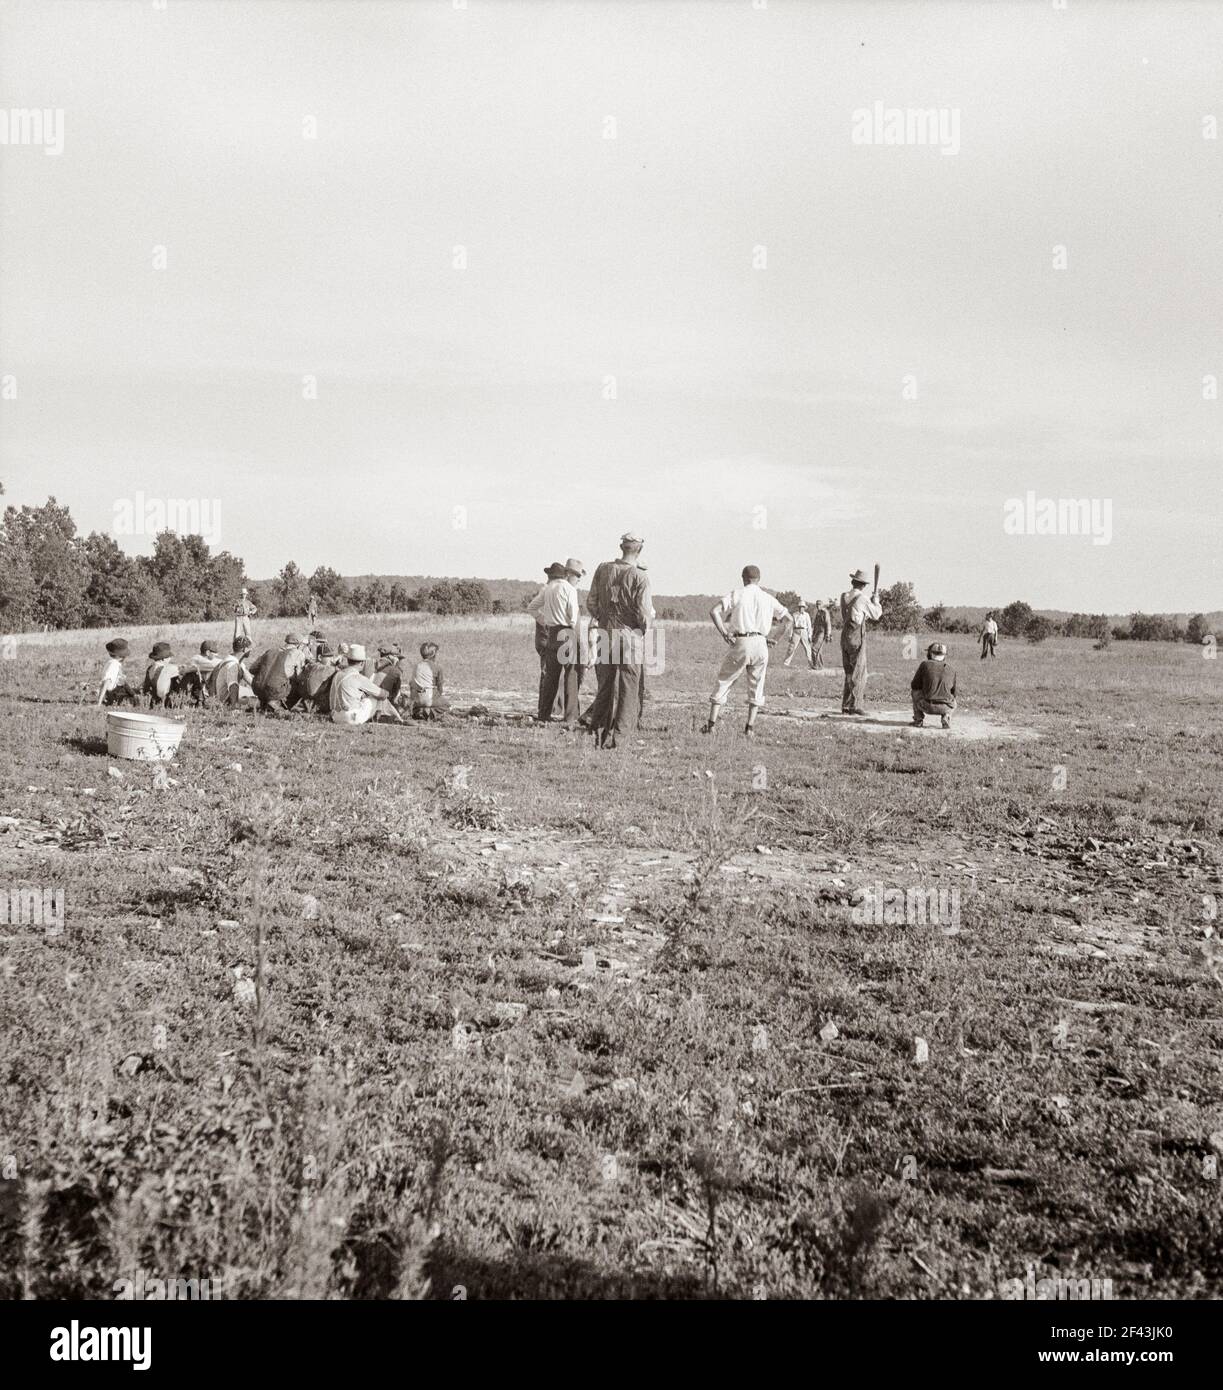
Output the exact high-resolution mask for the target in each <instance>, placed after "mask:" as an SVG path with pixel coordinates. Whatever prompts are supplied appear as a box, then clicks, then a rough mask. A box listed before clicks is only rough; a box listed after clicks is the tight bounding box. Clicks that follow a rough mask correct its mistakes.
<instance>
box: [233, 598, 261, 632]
mask: <svg viewBox="0 0 1223 1390" xmlns="http://www.w3.org/2000/svg"><path fill="white" fill-rule="evenodd" d="M258 611H259V610H258V609H257V608H256V607H255V605H254V604H253V603H252V602H251V601H250V598H249V597H248V596H247V591H246V590H245V589H243V590H242V597H241V598H240V599H239V600H238V601H237V603H235V604H234V641H235V642H236V641H237V640H238V639H239V638H240V637H245V638H246V639H247V641H250V636H251V619H252V618H253V617H254V616H255V614H256V613H257V612H258Z"/></svg>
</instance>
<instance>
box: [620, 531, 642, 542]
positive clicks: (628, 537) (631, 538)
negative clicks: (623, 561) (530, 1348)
mask: <svg viewBox="0 0 1223 1390" xmlns="http://www.w3.org/2000/svg"><path fill="white" fill-rule="evenodd" d="M620 544H621V545H644V544H645V537H644V536H642V535H638V533H637V532H636V531H626V532H625V533H624V535H622V536H621V537H620Z"/></svg>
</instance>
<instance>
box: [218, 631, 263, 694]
mask: <svg viewBox="0 0 1223 1390" xmlns="http://www.w3.org/2000/svg"><path fill="white" fill-rule="evenodd" d="M250 649H251V639H250V638H249V637H235V638H234V649H233V651H232V652H231V653H230V655H229V656H226V657H223V658H222V659H221V660H220V661H218V662H217V664H216V665H215V666H214V667H213V668H212V670H211V671H210V672H209V673H208V676H207V689H208V694H209V696H210V697H211V698H212V699H214V700H216V701H217V702H218V703H219V704H222V705H224V706H225V707H226V708H227V709H237V708H239V706H240V705H241V704H242V702H243V701H244V700H245V701H251V700H254V698H255V692H254V689H253V688H252V685H251V681H252V675H251V671H250V668H249V667H248V666H247V664H246V661H247V656H248V654H249V653H250Z"/></svg>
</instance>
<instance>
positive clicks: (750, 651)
mask: <svg viewBox="0 0 1223 1390" xmlns="http://www.w3.org/2000/svg"><path fill="white" fill-rule="evenodd" d="M709 616H710V617H711V618H712V619H713V625H714V627H716V628H717V629H718V634H719V636H720V637H721V638H722V640H723V641H724V642H725V643H726V645H727V646H728V647H729V648H730V650H729V651H728V652H727V653H726V656H725V658H724V660H723V662H722V665H721V668H720V669H719V671H718V683H717V685H716V686H715V687H714V691H713V694H712V695H711V696H710V697H709V720H708V722H707V723H706V724H705V725H704V727H703V728H702V730H701V732H702V733H704V734H711V733H713V729H714V725H715V724H716V723H717V722H718V715H719V714H721V712H722V707H723V706H724V705H725V704H726V697H727V695H729V694H730V688H731V686H732V685H734V683H735V682H736V681H737V680H738V679H739V677H740V676H741V675H742V674H743V673H744V671H746V672H747V679H748V691H747V725H746V727H745V728H744V730H743V732H744V733H745V734H746V735H747V736H748V738H751V737H752V736H753V735H754V734H755V732H756V716H757V715H758V714H759V713H760V710H761V707H762V706H763V705H764V677H765V672H766V671H767V670H768V665H769V647H770V645H771V643H770V641H769V632H770V630H771V629H772V627H773V624H774V623H781V622H784V623H785V625H786V627H787V628H790V627H792V625H793V623H794V619H793V618H792V617H791V616H790V613H789V610H788V609H787V608H786V607H785V606H784V605H783V604H780V603H778V601H777V600H776V599H775V598H774V597H773V595H772V594H768V593H765V591H764V590H763V589H762V588H761V587H760V571H759V570H758V569H757V568H756V566H755V565H747V566H745V567H744V570H743V587H742V588H741V589H732V590H731V591H730V593H729V594H727V595H726V597H725V598H723V599H722V600H721V601H720V602H718V603H715V604H714V606H713V607H712V608H711V609H710V610H709Z"/></svg>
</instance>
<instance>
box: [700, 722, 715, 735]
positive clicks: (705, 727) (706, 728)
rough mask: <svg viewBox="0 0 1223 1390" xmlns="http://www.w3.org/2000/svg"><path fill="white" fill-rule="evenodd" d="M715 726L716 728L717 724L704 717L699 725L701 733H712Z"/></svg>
mask: <svg viewBox="0 0 1223 1390" xmlns="http://www.w3.org/2000/svg"><path fill="white" fill-rule="evenodd" d="M716 728H717V725H716V724H714V723H712V722H711V721H710V720H708V719H706V721H705V722H704V723H703V724H702V725H701V733H703V734H711V733H713V731H714V729H716Z"/></svg>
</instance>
